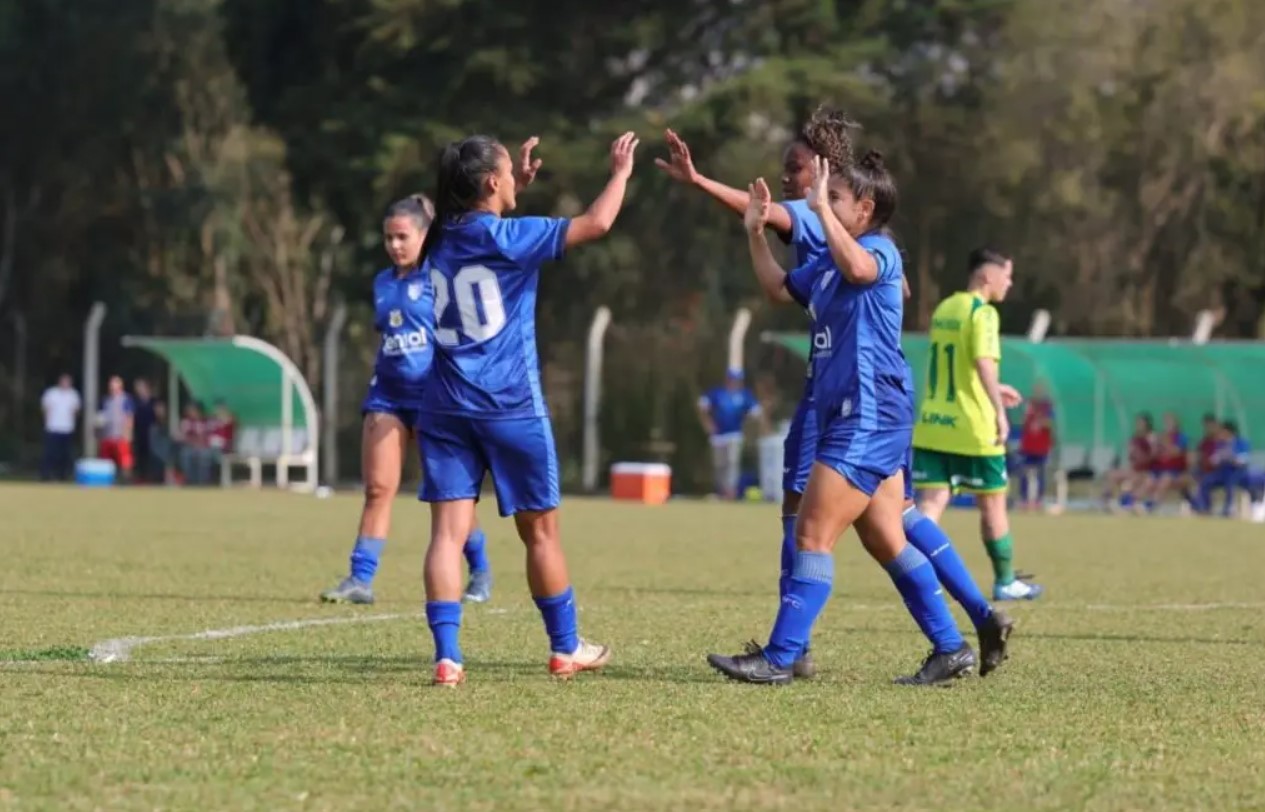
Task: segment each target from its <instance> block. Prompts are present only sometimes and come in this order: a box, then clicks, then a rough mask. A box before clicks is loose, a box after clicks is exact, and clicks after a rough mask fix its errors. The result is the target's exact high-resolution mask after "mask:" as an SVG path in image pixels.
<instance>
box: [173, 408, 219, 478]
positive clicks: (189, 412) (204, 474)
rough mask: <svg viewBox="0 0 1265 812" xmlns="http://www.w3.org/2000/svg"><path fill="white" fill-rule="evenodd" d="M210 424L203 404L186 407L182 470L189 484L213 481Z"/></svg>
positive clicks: (180, 440)
mask: <svg viewBox="0 0 1265 812" xmlns="http://www.w3.org/2000/svg"><path fill="white" fill-rule="evenodd" d="M208 429H209V426H208V424H207V420H206V418H205V416H204V413H203V411H202V404H200V403H196V402H194V403H189V404H187V405H186V406H185V407H184V417H183V418H181V420H180V436H179V438H178V439H179V442H180V455H179V456H180V472H181V473H182V474H184V481H185V483H186V484H189V485H206V484H208V483H210V481H211V464H212V461H213V455H212V453H211V443H210V433H209V431H208Z"/></svg>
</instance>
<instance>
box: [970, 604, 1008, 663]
mask: <svg viewBox="0 0 1265 812" xmlns="http://www.w3.org/2000/svg"><path fill="white" fill-rule="evenodd" d="M1014 628H1015V621H1014V620H1012V619H1011V618H1010V616H1009V615H1007V614H1006V613H1005V612H1001V611H998V610H996V609H994V610H993V613H992V614H991V615H989V617H988V620H986V621H984V625H983V626H980V627H979V629H978V630H977V631H978V632H979V654H980V664H979V675H980V676H981V677H987V676H988V675H989V674H991V673H992V672H994V671H996V670H997V669H998V668H1000V667H1001V664H1002V663H1004V662H1005V661H1006V660H1008V659H1010V652H1009V651H1008V650H1007V648H1006V641H1008V640H1009V639H1010V633H1011V632H1012V631H1014Z"/></svg>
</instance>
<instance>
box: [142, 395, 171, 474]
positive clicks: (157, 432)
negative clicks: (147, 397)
mask: <svg viewBox="0 0 1265 812" xmlns="http://www.w3.org/2000/svg"><path fill="white" fill-rule="evenodd" d="M173 445H174V444H173V442H172V438H171V430H170V429H169V428H167V404H165V403H163V402H162V401H161V400H155V401H154V422H153V423H151V424H150V426H149V460H148V462H147V465H148V466H149V468H148V471H147V473H146V480H147V481H149V482H170V481H171V464H172V461H173V460H172V446H173Z"/></svg>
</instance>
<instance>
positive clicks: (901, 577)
mask: <svg viewBox="0 0 1265 812" xmlns="http://www.w3.org/2000/svg"><path fill="white" fill-rule="evenodd" d="M813 164H814V176H815V177H814V183H813V186H812V189H811V191H810V193H809V198H808V202H809V205H810V207H811V208H812V209H813V210H814V211H815V212H816V213H817V214H818V216H819V218H820V220H821V226H822V231H823V233H824V235H825V237H826V242H827V246H828V248H829V251H828V252H827V253H824V254H821V255H819V256H818V257H817V258H815V259H814V260H813V261H812V262H811V263H810V264H808V265H805V266H801V267H800V268H797V269H796V270H795V271H793V272H792V273H791V274H789V275H788V274H787V273H786V272H785V271H784V270H782V268H781V267H780V266H779V265H778V263H777V260H776V259H774V257H773V254H772V252H771V251H770V250H769V245H768V241H767V240H766V238H765V236H764V228H765V226H766V224H767V222H768V211H769V208H770V201H769V191H768V187H767V186H766V185H765V183H764V180H763V179H762V178H761V179H759V180H757V181H756V183H754V184H752V185H751V187H750V189H749V190H750V195H751V203H750V205H749V206H748V208H747V213H746V215H745V217H744V224H745V225H746V228H747V233H748V243H749V248H750V251H751V257H752V263H753V265H754V267H755V270H756V274H757V276H758V277H759V279H760V283H761V287H762V288H763V289H764V290H765V292H766V293H767V294H768V295H770V296H771V297H776V298H777V299H778V300H780V301H784V302H790V301H799V302H800V303H801V304H804V305H806V306H807V307H808V309H809V313H810V315H812V316H813V318H814V323H815V324H814V332H813V347H814V353H813V361H812V365H813V373H812V374H813V396H814V406H815V408H816V413H817V421H818V427H819V433H818V440H817V446H816V459H815V461H814V463H813V467H812V472H811V474H810V476H809V479H808V485H807V487H806V489H805V491H804V496H803V500H802V502H801V505H800V514H799V518H798V521H797V523H796V547H797V551H796V555H795V562H794V565H793V568H792V571H791V578H790V584H789V586H788V589H787V591H786V594H785V595H784V597H783V599H782V602H781V607H780V609H779V612H778V617H777V621H776V623H775V624H774V627H773V632H772V634H771V635H770V638H769V644H768V645H767V646H765V647H764V648H763V649H762V650H759V651H754V652H748V653H746V654H740V655H736V656H733V657H725V656H721V655H716V654H713V655H710V656H709V657H708V662H709V663H710V664H711V665H712V666H713V667H714V668H716V669H717V670H718V671H720V672H722V673H723V674H725V675H726V676H728V677H730V678H731V679H735V680H739V681H743V682H755V683H785V682H789V681H791V679H792V676H793V673H792V670H791V666H792V663H793V662H794V661H795V659H796V658H797V657H798V656H800V653H801V652H802V651H803V648H804V646H805V645H806V644H807V642H808V636H809V633H810V631H811V629H812V626H813V623H814V622H815V620H816V618H817V616H818V615H819V614H820V612H821V610H822V608H823V607H824V606H825V603H826V601H827V600H828V598H829V596H830V591H831V585H832V583H833V580H834V559H833V557H832V556H831V551H832V550H833V548H834V545H835V542H836V540H837V539H838V537H839V535H840V534H842V533H843V532H844V531H845V530H846V529H847V528H848V527H849V526H851V525H854V524H855V525H856V528H857V532H858V535H860V537H861V540H862V543H863V544H864V545H865V547H866V550H867V551H868V552H869V553H870V555H871V556H872V557H874V558H875V560H877V561H878V562H879V563H880V564H882V565H883V566H884V568H885V569H886V570H887V571H888V573H889V574H890V575H891V577H892V580H893V581H894V582H895V584H896V587H897V589H898V590H899V591H900V592H901V595H902V596H903V597H904V599H905V603H906V606H907V607H908V608H909V610H910V613H911V614H912V615H913V616H914V619H915V620H916V621H917V622H918V625H919V627H920V628H921V629H922V630H923V632H924V634H926V636H927V637H928V638H929V639H930V640H931V641H932V644H933V646H934V648H933V651H932V653H931V655H930V656H929V657H928V658H927V659H926V660H925V661H924V662H923V665H922V667H921V668H920V669H919V671H918V673H916V674H914V675H912V676H909V677H902V678H900V679H898V680H897V682H900V683H904V684H912V685H932V684H938V683H942V682H945V681H948V680H951V679H954V678H956V677H959V676H962V675H964V674H965V673H968V672H969V671H970V670H971V669H972V668H974V666H975V654H974V652H973V651H971V648H970V646H969V645H967V643H966V642H965V641H964V640H963V639H962V636H961V634H960V633H959V632H958V630H957V626H956V624H955V623H954V622H953V618H952V616H951V615H950V614H949V612H948V608H947V606H946V605H945V604H944V601H943V600H941V599H940V597H939V582H938V580H937V577H936V572H935V570H934V569H933V567H932V564H931V561H930V560H928V558H927V556H925V555H924V554H923V553H922V552H921V551H919V549H918V548H917V547H916V546H914V545H912V544H908V543H907V542H906V540H905V529H904V524H905V522H904V520H903V515H904V513H905V504H906V501H907V495H906V487H905V483H904V475H903V473H902V472H903V469H905V468H906V467H907V465H908V458H909V453H910V448H911V437H912V429H913V411H914V410H913V401H912V392H911V391H910V389H911V386H910V381H911V375H910V373H909V368H908V365H907V364H906V363H905V358H904V355H903V353H902V352H901V349H900V329H901V317H902V312H903V300H904V294H903V284H902V277H903V267H902V261H901V257H900V253H899V251H898V250H897V249H896V246H895V245H894V244H893V243H892V241H891V239H890V238H889V237H887V236H886V234H885V233H884V230H883V229H884V226H885V225H886V224H887V222H888V220H889V219H890V218H891V216H892V213H893V212H894V210H895V206H896V186H895V182H894V181H893V180H892V178H891V175H890V174H889V173H888V172H887V170H886V168H885V167H884V166H883V163H882V160H881V156H879V155H878V154H877V153H869V154H868V155H866V157H865V158H863V159H862V161H861V162H860V163H859V164H858V165H855V166H845V167H843V168H842V169H841V172H840V174H838V175H835V176H833V177H831V176H830V175H829V171H828V164H827V163H826V162H825V161H824V160H822V159H821V158H814V160H813ZM949 549H952V548H951V546H950V547H949ZM994 642H996V641H994Z"/></svg>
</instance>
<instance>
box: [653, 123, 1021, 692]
mask: <svg viewBox="0 0 1265 812" xmlns="http://www.w3.org/2000/svg"><path fill="white" fill-rule="evenodd" d="M857 126H858V125H857V124H856V123H855V122H853V121H851V120H850V119H848V118H847V116H845V115H844V114H843V113H841V112H839V111H837V110H833V109H830V108H828V107H825V106H824V105H823V106H819V107H818V108H817V110H816V111H815V112H814V113H813V115H812V117H811V118H810V119H809V120H808V122H806V123H805V124H804V126H803V127H802V128H801V130H800V132H799V135H798V136H797V137H796V139H795V140H794V141H792V142H791V144H790V145H789V146H788V147H787V148H786V152H785V153H784V156H783V171H782V191H783V194H784V196H785V198H786V200H784V202H782V203H780V204H779V203H771V204H770V206H769V216H768V221H767V226H766V227H767V228H770V229H772V230H773V231H774V232H775V233H777V234H778V236H779V237H781V238H782V239H783V240H786V241H789V242H790V244H791V245H792V246H793V247H794V249H795V255H796V262H797V265H799V266H804V265H808V264H810V263H811V262H812V260H814V259H815V258H817V257H818V256H819V255H820V254H821V253H823V252H824V251H826V250H827V245H826V238H825V235H824V233H823V231H822V226H821V220H820V218H819V217H818V216H817V214H815V213H814V212H812V211H811V210H810V209H809V207H808V203H807V201H806V200H805V197H806V195H807V192H808V189H809V188H810V187H811V185H812V182H813V161H814V158H815V157H820V158H822V159H825V160H826V161H827V162H828V163H829V164H830V165H832V166H840V167H844V166H849V165H850V164H851V162H852V148H853V145H852V139H851V132H852V130H854V129H855V128H857ZM666 135H667V141H668V148H669V151H670V156H671V157H670V160H669V161H664V160H662V159H656V164H657V165H658V166H659V167H660V168H661V169H663V170H664V171H665V172H667V173H668V175H670V176H671V177H672V178H674V179H675V180H677V181H679V182H681V183H685V184H688V185H692V186H697V187H698V188H700V189H702V190H704V191H705V192H707V193H708V194H709V195H711V196H712V197H714V198H715V199H716V200H718V201H720V202H721V203H722V204H724V205H725V206H726V207H728V208H730V209H731V210H733V211H736V212H738V213H740V214H743V213H745V211H746V209H747V206H748V204H749V202H750V199H751V198H750V194H749V192H748V191H744V190H740V189H735V188H732V187H729V186H725V185H724V184H721V183H719V182H717V181H715V180H712V179H711V178H707V177H705V176H703V175H702V174H701V173H699V172H698V170H697V169H695V167H694V162H693V159H692V158H691V156H690V151H689V147H688V145H686V143H685V142H684V141H683V140H682V139H681V138H680V136H678V135H677V134H676V133H674V132H672V131H671V130H669V131H668V132H667V134H666ZM901 284H902V287H903V292H904V295H905V296H906V297H907V296H908V295H909V286H908V283H907V281H906V280H905V279H904V278H903V276H902V280H901ZM773 298H774V299H775V300H777V301H783V300H785V301H792V300H790V299H788V298H786V291H785V290H784V289H783V286H781V285H779V286H778V287H777V288H776V290H775V291H774V292H773ZM805 306H806V305H805ZM910 375H911V377H910V386H909V391H910V392H911V393H912V392H913V386H912V373H910ZM812 384H813V378H812V365H811V364H810V365H809V368H808V377H807V378H806V380H805V387H804V394H803V397H802V398H801V399H800V401H799V404H798V405H797V407H796V409H795V414H794V417H793V418H792V420H791V425H790V427H789V429H788V431H787V435H786V440H785V445H784V447H783V459H784V463H783V466H784V467H783V481H782V489H783V494H784V495H783V500H782V567H781V577H780V578H779V581H778V587H779V595H780V596H784V595H785V594H786V590H787V588H788V587H789V585H790V576H791V569H792V567H793V565H794V561H795V556H796V544H795V517H796V514H797V512H798V508H799V503H800V498H801V495H802V494H803V492H804V487H805V486H806V485H807V482H808V476H809V473H810V471H811V470H812V466H813V460H814V458H815V455H816V449H817V419H816V411H815V408H814V406H813V397H812ZM911 396H912V394H911ZM907 479H908V477H907ZM906 486H907V497H908V498H907V500H906V510H905V513H904V524H905V532H906V537H907V539H908V540H909V542H910V543H911V544H913V545H914V546H915V547H917V548H918V549H919V550H921V551H922V552H923V553H924V554H925V555H926V556H927V557H928V558H930V559H931V561H932V564H933V565H934V567H935V570H936V575H937V576H938V578H939V580H940V581H941V583H943V584H944V586H945V588H946V589H948V591H949V593H950V594H951V595H952V596H953V598H954V599H955V600H957V601H958V603H960V604H961V605H962V607H963V608H964V609H965V610H966V612H967V614H968V615H969V616H970V618H971V620H972V622H973V623H974V625H975V627H976V630H977V632H978V634H979V639H980V655H981V663H980V674H981V675H987V674H988V673H990V672H991V671H992V670H993V669H995V668H996V667H997V666H999V665H1000V664H1001V662H1002V661H1004V660H1005V659H1006V656H1007V651H1006V648H1007V639H1008V637H1009V635H1010V632H1011V629H1012V627H1013V625H1014V624H1013V622H1012V621H1011V620H1010V619H1009V618H1008V617H1006V616H1005V614H1003V613H1001V612H994V610H993V608H992V606H991V605H990V604H989V603H988V600H987V598H985V597H984V593H983V592H981V591H980V589H979V587H978V586H977V585H976V584H975V581H974V579H973V578H972V577H971V574H970V571H969V570H967V568H966V565H965V563H964V562H963V561H962V559H961V557H960V556H959V555H958V553H957V551H956V549H955V548H954V547H953V545H952V542H951V541H950V540H949V538H948V536H947V535H946V534H945V533H944V531H943V530H942V529H940V527H939V526H938V525H937V524H936V523H935V522H933V521H931V520H930V519H927V518H926V517H925V516H923V515H922V514H921V513H920V512H918V510H917V508H916V507H915V506H914V503H913V500H912V490H911V489H910V488H909V483H908V482H907V483H906ZM814 670H815V669H814V666H813V661H812V656H811V653H810V652H809V650H808V648H805V651H804V655H803V657H801V659H799V660H797V661H796V662H795V665H794V669H793V671H794V676H795V677H797V678H804V677H810V676H812V675H813V673H814Z"/></svg>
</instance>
